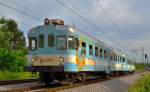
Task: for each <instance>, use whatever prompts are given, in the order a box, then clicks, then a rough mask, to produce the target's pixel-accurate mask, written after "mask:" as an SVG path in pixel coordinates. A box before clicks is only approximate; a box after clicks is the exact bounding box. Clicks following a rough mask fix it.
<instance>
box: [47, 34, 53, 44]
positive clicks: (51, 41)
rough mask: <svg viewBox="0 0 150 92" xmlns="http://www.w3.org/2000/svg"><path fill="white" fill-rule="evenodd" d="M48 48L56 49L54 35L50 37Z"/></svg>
mask: <svg viewBox="0 0 150 92" xmlns="http://www.w3.org/2000/svg"><path fill="white" fill-rule="evenodd" d="M48 46H49V47H54V35H53V34H49V35H48Z"/></svg>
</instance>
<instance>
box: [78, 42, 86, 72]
mask: <svg viewBox="0 0 150 92" xmlns="http://www.w3.org/2000/svg"><path fill="white" fill-rule="evenodd" d="M85 57H86V43H85V42H81V47H80V51H79V61H78V70H79V71H84V66H85Z"/></svg>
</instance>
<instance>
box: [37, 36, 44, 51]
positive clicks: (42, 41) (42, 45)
mask: <svg viewBox="0 0 150 92" xmlns="http://www.w3.org/2000/svg"><path fill="white" fill-rule="evenodd" d="M38 47H39V48H43V47H44V35H43V34H40V35H39V40H38Z"/></svg>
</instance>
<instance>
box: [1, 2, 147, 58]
mask: <svg viewBox="0 0 150 92" xmlns="http://www.w3.org/2000/svg"><path fill="white" fill-rule="evenodd" d="M57 1H59V2H61V3H62V4H64V5H65V6H67V7H69V9H71V10H72V11H73V12H75V13H76V14H78V15H80V16H82V18H84V19H86V20H88V22H90V24H92V25H94V28H93V27H92V26H91V25H89V24H88V23H86V22H85V21H83V20H82V19H81V18H79V17H78V16H77V15H76V14H74V13H72V12H70V11H69V10H68V9H66V8H64V7H63V6H62V5H61V4H60V3H58V2H57ZM97 1H98V2H99V3H98V2H97ZM2 4H5V5H7V6H9V7H11V9H10V8H8V7H6V6H4V5H2ZM149 4H150V1H149V0H0V16H5V17H6V18H12V19H14V20H16V21H17V22H18V26H19V28H20V30H21V31H23V32H24V35H25V36H26V37H27V33H28V31H29V29H31V28H33V27H35V26H38V25H43V22H44V19H45V18H50V19H51V18H60V19H63V20H64V21H65V25H74V26H75V27H77V28H78V29H80V31H83V32H86V33H88V34H90V35H92V36H94V37H96V38H97V39H99V40H101V41H103V42H105V43H106V44H108V45H110V46H111V47H113V48H117V49H119V50H122V51H123V52H126V53H127V54H129V55H130V54H131V55H134V56H136V57H140V55H141V54H140V53H141V52H138V53H134V52H132V49H137V50H140V49H141V48H142V47H144V50H145V53H148V55H150V53H149V51H150V42H149V40H150V17H149V16H150V10H149V9H150V6H149ZM100 5H101V6H100ZM12 8H13V9H17V10H19V11H21V12H22V13H23V14H22V13H19V12H16V11H14V10H13V9H12ZM26 15H31V16H33V17H36V18H37V19H34V18H31V17H29V16H26ZM95 28H96V29H95Z"/></svg>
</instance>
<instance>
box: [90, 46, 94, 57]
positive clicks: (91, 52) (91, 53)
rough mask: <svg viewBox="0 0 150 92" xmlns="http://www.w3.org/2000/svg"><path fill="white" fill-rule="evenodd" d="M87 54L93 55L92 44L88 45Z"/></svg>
mask: <svg viewBox="0 0 150 92" xmlns="http://www.w3.org/2000/svg"><path fill="white" fill-rule="evenodd" d="M89 55H91V56H92V55H93V46H92V45H89Z"/></svg>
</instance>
